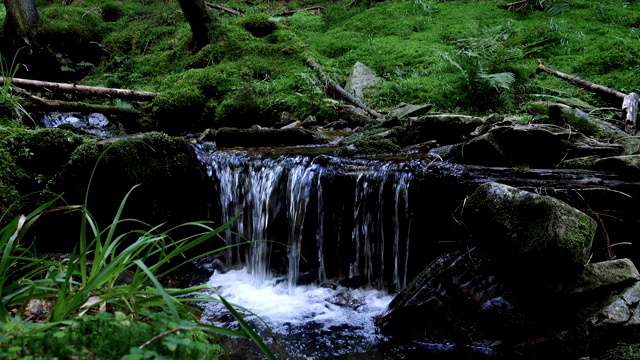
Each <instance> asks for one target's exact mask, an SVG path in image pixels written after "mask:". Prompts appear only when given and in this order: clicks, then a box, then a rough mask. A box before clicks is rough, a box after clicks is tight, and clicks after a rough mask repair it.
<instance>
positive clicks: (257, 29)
mask: <svg viewBox="0 0 640 360" xmlns="http://www.w3.org/2000/svg"><path fill="white" fill-rule="evenodd" d="M240 23H241V25H242V27H243V28H244V29H245V30H247V31H248V32H250V33H251V34H252V35H253V36H255V37H259V38H262V37H265V36H267V35H269V34H271V33H272V32H274V31H275V30H276V23H275V22H274V21H271V20H270V19H269V16H268V15H266V14H249V15H245V16H244V17H243V18H242V20H241V22H240Z"/></svg>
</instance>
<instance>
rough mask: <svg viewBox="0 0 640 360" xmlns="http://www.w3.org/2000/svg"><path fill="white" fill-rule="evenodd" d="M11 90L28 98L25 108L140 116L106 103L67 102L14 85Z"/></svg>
mask: <svg viewBox="0 0 640 360" xmlns="http://www.w3.org/2000/svg"><path fill="white" fill-rule="evenodd" d="M13 91H14V92H16V93H18V94H20V95H22V96H24V97H26V98H27V99H29V102H30V103H31V104H25V105H24V107H25V109H26V110H31V111H33V110H35V111H38V110H44V111H78V112H99V113H101V114H104V115H127V116H140V112H139V111H138V110H135V109H127V108H119V107H115V106H108V105H98V104H87V103H82V102H68V101H58V100H47V99H43V98H41V97H39V96H35V95H33V94H30V93H29V92H28V91H26V90H24V89H21V88H19V87H16V86H14V87H13Z"/></svg>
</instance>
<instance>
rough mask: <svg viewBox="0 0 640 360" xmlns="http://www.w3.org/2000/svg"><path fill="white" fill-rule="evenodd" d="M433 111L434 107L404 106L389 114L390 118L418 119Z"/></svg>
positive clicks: (429, 105)
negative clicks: (417, 117)
mask: <svg viewBox="0 0 640 360" xmlns="http://www.w3.org/2000/svg"><path fill="white" fill-rule="evenodd" d="M431 109H433V105H431V104H426V105H412V104H402V105H400V106H399V107H397V108H395V109H393V110H391V111H390V112H389V118H397V119H402V118H406V117H416V116H422V115H426V114H428V113H429V111H431Z"/></svg>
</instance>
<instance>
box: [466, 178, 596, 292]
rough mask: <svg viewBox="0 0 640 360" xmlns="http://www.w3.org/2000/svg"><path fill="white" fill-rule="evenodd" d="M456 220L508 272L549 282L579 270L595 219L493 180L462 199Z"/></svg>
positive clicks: (594, 226) (592, 232)
mask: <svg viewBox="0 0 640 360" xmlns="http://www.w3.org/2000/svg"><path fill="white" fill-rule="evenodd" d="M462 222H463V223H464V224H465V226H466V227H467V229H468V230H469V232H470V234H471V236H472V239H473V241H474V242H475V243H477V244H478V245H479V246H481V247H482V248H484V249H486V250H488V252H489V253H493V254H495V255H496V257H497V259H498V261H499V262H500V263H503V264H506V265H507V268H508V269H509V270H510V271H515V272H518V273H523V274H528V275H531V276H535V277H537V278H547V279H549V280H551V281H557V280H558V279H561V278H565V277H571V276H574V275H575V274H576V273H577V272H578V271H581V270H582V269H583V267H584V266H585V265H586V264H587V261H588V259H589V255H590V253H591V246H592V243H593V237H594V235H595V229H596V222H595V220H593V219H592V218H591V217H589V216H588V215H586V214H584V213H583V212H581V211H579V210H577V209H575V208H573V207H571V206H569V205H567V204H566V203H564V202H562V201H560V200H557V199H555V198H552V197H549V196H542V195H538V194H535V193H532V192H529V191H524V190H519V189H517V188H514V187H511V186H508V185H503V184H499V183H493V182H490V183H485V184H483V185H481V186H480V187H478V189H477V190H476V191H475V192H474V193H473V194H472V195H471V196H469V197H468V198H467V199H466V201H465V202H464V207H463V210H462Z"/></svg>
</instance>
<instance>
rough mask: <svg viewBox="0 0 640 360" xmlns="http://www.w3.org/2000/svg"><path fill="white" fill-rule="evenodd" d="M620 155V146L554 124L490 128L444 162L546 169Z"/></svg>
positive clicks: (460, 146) (451, 154) (466, 143)
mask: <svg viewBox="0 0 640 360" xmlns="http://www.w3.org/2000/svg"><path fill="white" fill-rule="evenodd" d="M622 152H623V147H622V145H617V144H606V143H601V142H598V141H596V140H593V139H591V138H588V137H586V136H584V135H582V134H580V133H577V132H575V131H571V130H569V129H564V128H561V127H559V126H556V125H548V124H533V125H516V126H498V127H495V128H492V129H491V130H489V131H488V132H487V133H486V134H484V135H481V136H478V137H476V138H474V139H471V140H469V141H467V142H465V143H462V144H457V145H455V146H454V148H453V149H452V151H451V153H450V154H449V156H448V158H447V160H451V161H454V162H459V163H464V164H473V165H484V166H515V165H527V166H531V167H536V168H549V167H555V166H556V165H557V164H559V163H560V162H561V161H563V160H566V159H573V158H579V157H585V156H598V157H610V156H616V155H620V154H622Z"/></svg>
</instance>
